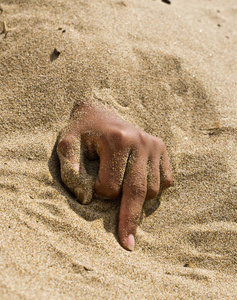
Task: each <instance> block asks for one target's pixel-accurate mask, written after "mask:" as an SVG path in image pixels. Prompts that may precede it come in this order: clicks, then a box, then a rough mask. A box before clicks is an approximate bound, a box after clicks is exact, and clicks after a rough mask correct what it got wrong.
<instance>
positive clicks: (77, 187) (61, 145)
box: [57, 133, 93, 204]
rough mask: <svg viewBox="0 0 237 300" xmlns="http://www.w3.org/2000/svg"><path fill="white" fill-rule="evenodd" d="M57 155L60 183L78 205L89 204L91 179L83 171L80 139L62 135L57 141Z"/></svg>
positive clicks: (70, 135)
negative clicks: (70, 193)
mask: <svg viewBox="0 0 237 300" xmlns="http://www.w3.org/2000/svg"><path fill="white" fill-rule="evenodd" d="M57 154H58V157H59V160H60V172H61V178H62V181H63V182H64V183H65V185H66V186H67V187H68V188H69V190H70V191H71V192H72V193H73V194H75V196H76V197H77V199H78V200H79V202H80V203H82V204H87V203H89V202H90V201H91V200H92V195H93V179H92V178H90V177H89V176H88V174H87V172H86V170H85V166H84V162H83V159H82V153H81V145H80V139H79V138H78V137H76V136H74V135H73V134H70V133H69V134H66V135H64V136H63V138H60V139H59V142H58V145H57Z"/></svg>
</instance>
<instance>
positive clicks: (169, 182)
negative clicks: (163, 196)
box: [164, 174, 173, 187]
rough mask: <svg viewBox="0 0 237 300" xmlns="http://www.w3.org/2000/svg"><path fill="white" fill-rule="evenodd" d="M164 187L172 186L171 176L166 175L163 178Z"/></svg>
mask: <svg viewBox="0 0 237 300" xmlns="http://www.w3.org/2000/svg"><path fill="white" fill-rule="evenodd" d="M164 185H165V187H170V186H172V185H173V179H172V175H171V174H168V175H167V176H166V178H165V182H164Z"/></svg>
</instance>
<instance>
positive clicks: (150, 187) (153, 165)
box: [146, 152, 160, 200]
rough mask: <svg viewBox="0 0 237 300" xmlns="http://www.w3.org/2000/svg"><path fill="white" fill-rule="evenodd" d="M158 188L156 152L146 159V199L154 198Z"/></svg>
mask: <svg viewBox="0 0 237 300" xmlns="http://www.w3.org/2000/svg"><path fill="white" fill-rule="evenodd" d="M159 189H160V156H159V155H158V153H157V152H156V153H155V154H153V155H152V156H151V157H150V159H149V160H148V165H147V195H146V199H147V200H150V199H154V198H155V197H156V196H157V195H158V193H159Z"/></svg>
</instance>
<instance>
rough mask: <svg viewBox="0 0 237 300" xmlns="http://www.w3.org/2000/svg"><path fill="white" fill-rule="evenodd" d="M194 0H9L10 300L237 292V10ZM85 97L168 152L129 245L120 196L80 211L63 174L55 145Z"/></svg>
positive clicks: (6, 156)
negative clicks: (167, 178)
mask: <svg viewBox="0 0 237 300" xmlns="http://www.w3.org/2000/svg"><path fill="white" fill-rule="evenodd" d="M186 2H187V1H179V3H173V1H172V4H171V5H167V4H165V3H163V2H161V1H158V0H157V1H147V0H146V1H145V0H141V1H112V0H109V1H105V0H102V1H97V0H95V1H74V0H70V1H44V0H42V1H38V0H32V1H7V0H3V1H2V3H1V7H2V10H3V11H2V14H0V21H1V22H3V21H5V22H6V24H7V27H8V32H7V35H6V34H5V33H3V34H1V35H0V101H1V115H0V126H1V131H0V134H1V149H0V168H1V172H0V188H1V194H0V199H1V214H0V216H1V224H2V230H1V244H0V251H1V273H0V276H1V277H0V278H1V283H0V294H1V295H2V296H1V297H2V298H3V299H9V298H14V299H42V298H47V299H48V298H50V299H75V298H80V299H102V298H103V299H110V298H111V299H112V298H113V299H114V298H116V299H125V298H126V299H127V298H128V299H130V298H131V299H137V298H142V299H145V298H149V299H153V298H154V299H190V298H194V299H205V298H208V297H209V298H212V299H234V298H235V295H236V292H237V291H236V268H237V266H236V241H237V226H236V221H237V219H236V198H237V184H236V178H237V176H236V175H237V170H236V160H237V151H236V149H237V147H236V136H237V135H236V133H237V118H236V115H237V103H236V100H235V99H236V79H237V78H236V73H235V72H236V69H235V68H236V49H235V45H236V31H235V28H236V25H237V24H236V18H235V14H236V5H235V3H234V1H230V2H229V3H228V5H227V4H226V3H225V1H221V0H220V1H218V3H216V2H215V3H214V2H213V1H209V2H208V5H207V4H206V1H199V2H196V1H188V3H186ZM218 24H219V25H220V26H218ZM1 30H2V28H0V31H1ZM55 48H56V49H57V51H55V50H54V49H55ZM58 52H60V53H58ZM81 96H89V97H94V98H95V99H97V100H98V101H100V102H102V103H104V104H107V105H109V106H111V107H113V108H114V109H116V110H117V112H118V113H119V114H120V115H121V116H123V117H124V118H125V119H128V120H129V121H130V122H132V123H133V124H135V125H137V126H139V127H140V128H142V129H144V130H145V131H146V132H148V133H150V134H153V135H156V136H159V137H161V138H162V139H163V140H164V141H165V143H166V145H167V148H168V152H169V155H170V157H171V163H172V166H173V173H174V181H175V184H174V186H173V187H172V188H170V189H169V190H167V191H165V192H163V193H162V195H160V196H159V198H158V199H155V200H153V201H150V202H148V203H146V205H145V207H144V212H143V218H142V222H141V224H140V227H139V229H138V234H137V244H136V250H135V251H134V252H133V253H129V252H126V251H125V250H123V249H122V248H121V246H120V245H119V243H118V240H117V221H118V211H119V205H120V203H119V202H118V201H101V200H96V199H95V200H94V201H93V202H92V203H91V204H90V205H88V206H82V205H80V204H79V203H78V202H76V201H75V198H74V197H73V195H71V194H70V193H69V192H68V191H67V190H66V189H65V187H64V186H63V185H62V183H61V181H60V176H59V166H58V160H57V157H56V155H55V149H54V145H55V141H56V138H57V135H58V132H59V130H60V129H61V128H63V127H64V126H65V125H66V123H67V120H68V118H69V113H70V111H71V108H72V106H73V103H74V101H75V100H76V99H79V98H80V97H81Z"/></svg>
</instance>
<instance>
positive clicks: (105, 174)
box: [57, 101, 172, 250]
mask: <svg viewBox="0 0 237 300" xmlns="http://www.w3.org/2000/svg"><path fill="white" fill-rule="evenodd" d="M57 153H58V156H59V159H60V171H61V177H62V180H63V182H64V183H65V184H66V186H67V187H68V188H69V189H70V190H71V191H72V192H73V193H74V194H75V195H76V196H77V198H78V200H79V201H80V202H81V203H83V204H85V203H89V202H90V201H91V199H92V196H93V193H95V194H97V195H98V196H102V197H105V198H117V197H119V196H121V207H120V216H119V226H118V235H119V240H120V243H121V245H122V246H123V247H124V248H125V249H127V250H133V249H134V246H135V241H134V237H135V235H136V228H137V225H138V221H139V217H140V215H141V211H142V207H143V203H144V201H145V200H146V199H152V198H155V197H156V196H157V194H158V193H159V189H160V160H161V158H162V169H163V170H162V173H163V177H164V180H163V182H162V184H163V185H164V186H165V187H168V186H170V185H171V184H172V173H171V166H170V163H169V158H168V154H167V151H166V147H165V144H164V143H163V141H162V140H161V139H159V138H157V137H154V136H152V135H149V134H148V133H146V132H144V131H142V130H140V129H138V128H136V127H135V126H133V125H132V124H131V123H129V122H127V121H125V120H123V119H122V118H121V117H119V116H118V115H117V114H116V113H115V112H114V111H111V110H109V109H107V108H105V107H103V106H102V105H99V104H97V103H94V102H92V101H81V102H80V103H77V104H76V105H75V106H74V108H73V110H72V113H71V117H70V121H69V124H68V126H67V127H66V128H64V130H63V131H62V132H61V134H60V136H59V140H58V144H57ZM81 156H86V157H87V158H88V159H90V160H94V159H98V158H99V160H100V166H99V173H98V176H97V179H96V180H95V182H94V179H91V181H90V179H88V180H89V181H90V184H91V185H90V188H88V187H86V183H85V182H86V179H85V178H86V172H85V169H83V166H82V163H80V161H81ZM88 180H87V182H89V181H88Z"/></svg>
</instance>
